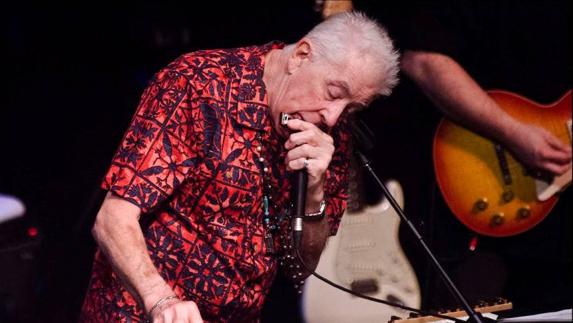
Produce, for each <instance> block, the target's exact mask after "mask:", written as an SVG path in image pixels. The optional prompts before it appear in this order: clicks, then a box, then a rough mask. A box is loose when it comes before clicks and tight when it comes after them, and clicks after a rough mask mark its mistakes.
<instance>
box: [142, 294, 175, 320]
mask: <svg viewBox="0 0 573 323" xmlns="http://www.w3.org/2000/svg"><path fill="white" fill-rule="evenodd" d="M172 299H179V297H177V295H171V296H165V297H161V298H160V299H159V300H158V301H157V302H155V305H153V306H152V307H151V309H150V310H149V316H152V315H153V311H154V310H155V309H156V308H158V307H159V306H160V305H162V304H164V303H165V302H167V301H168V300H172Z"/></svg>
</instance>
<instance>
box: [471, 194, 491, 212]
mask: <svg viewBox="0 0 573 323" xmlns="http://www.w3.org/2000/svg"><path fill="white" fill-rule="evenodd" d="M488 206H489V203H488V201H487V198H486V197H482V198H481V199H479V200H477V201H476V202H475V203H474V207H475V209H476V210H477V211H479V212H481V211H485V209H487V207H488Z"/></svg>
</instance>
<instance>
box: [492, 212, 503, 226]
mask: <svg viewBox="0 0 573 323" xmlns="http://www.w3.org/2000/svg"><path fill="white" fill-rule="evenodd" d="M504 221H505V215H504V214H503V213H502V212H500V213H496V214H494V215H493V216H492V217H491V225H492V226H494V227H497V226H500V225H502V224H503V222H504Z"/></svg>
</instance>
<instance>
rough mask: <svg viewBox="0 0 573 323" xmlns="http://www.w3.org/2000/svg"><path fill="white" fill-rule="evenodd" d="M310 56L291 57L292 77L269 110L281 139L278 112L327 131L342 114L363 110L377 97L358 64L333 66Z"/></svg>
mask: <svg viewBox="0 0 573 323" xmlns="http://www.w3.org/2000/svg"><path fill="white" fill-rule="evenodd" d="M295 51H296V49H295ZM310 55H311V54H308V55H304V53H303V54H301V55H298V56H296V55H295V56H294V57H292V61H291V62H289V64H291V65H289V68H290V72H291V73H290V74H289V75H288V80H287V82H286V84H285V86H284V87H283V89H282V91H281V93H280V94H279V96H278V100H276V104H275V106H274V107H273V108H272V109H271V115H272V117H273V121H274V125H275V128H276V129H277V131H278V132H279V133H280V134H281V135H283V136H287V135H288V132H287V131H286V129H284V128H283V127H282V126H281V125H280V122H279V117H280V113H281V112H285V113H288V114H290V115H291V116H292V117H294V118H297V119H302V120H304V121H307V122H310V123H313V124H315V125H317V126H319V127H320V128H322V129H323V130H324V131H328V129H330V128H332V127H333V126H334V125H335V124H336V122H337V121H338V119H339V117H340V115H341V114H342V113H343V112H344V111H346V110H350V111H351V110H354V109H360V108H361V107H365V106H366V105H368V104H369V103H370V101H371V100H372V98H373V97H374V95H375V94H376V84H375V82H372V81H370V82H369V80H371V79H372V78H371V77H369V75H370V74H371V73H369V71H368V70H367V68H365V66H360V62H358V61H351V59H348V62H347V63H346V64H333V63H330V62H328V61H327V60H325V59H316V58H313V59H310Z"/></svg>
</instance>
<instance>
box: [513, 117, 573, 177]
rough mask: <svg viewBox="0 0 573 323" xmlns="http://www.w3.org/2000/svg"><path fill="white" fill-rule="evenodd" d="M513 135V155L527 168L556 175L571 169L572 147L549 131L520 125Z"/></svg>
mask: <svg viewBox="0 0 573 323" xmlns="http://www.w3.org/2000/svg"><path fill="white" fill-rule="evenodd" d="M516 130H517V131H515V132H514V133H513V134H514V135H513V139H514V141H515V142H513V143H512V144H513V145H508V147H513V148H512V150H513V153H514V154H515V155H516V157H517V159H518V160H519V161H521V162H523V163H524V164H526V165H527V166H529V167H531V168H533V169H536V170H541V171H547V172H550V173H552V174H554V175H561V174H563V173H565V172H566V171H567V170H569V168H570V167H571V147H570V146H568V145H566V144H564V143H563V142H562V141H561V140H559V139H557V138H556V137H555V136H554V135H553V134H551V133H550V132H548V131H547V130H545V129H543V128H540V127H537V126H534V125H529V124H520V125H519V127H518V129H516Z"/></svg>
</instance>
